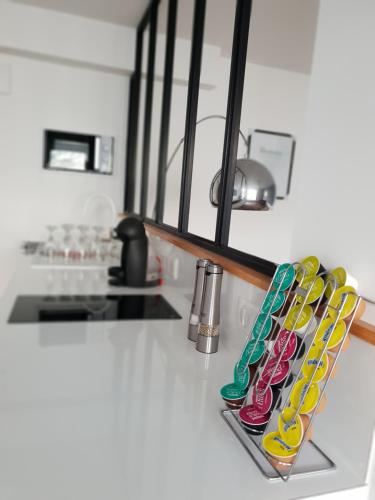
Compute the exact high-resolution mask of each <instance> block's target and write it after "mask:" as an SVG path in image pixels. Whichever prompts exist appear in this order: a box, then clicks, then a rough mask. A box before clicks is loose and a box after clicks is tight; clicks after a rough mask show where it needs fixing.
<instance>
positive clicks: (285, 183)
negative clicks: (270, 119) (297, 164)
mask: <svg viewBox="0 0 375 500" xmlns="http://www.w3.org/2000/svg"><path fill="white" fill-rule="evenodd" d="M294 149H295V140H294V137H293V136H291V135H290V134H282V133H278V132H269V131H267V130H254V131H253V133H252V134H251V142H250V158H251V159H253V160H256V161H258V162H259V163H262V164H263V165H264V166H265V167H267V168H268V170H269V171H270V172H271V174H272V176H273V178H274V180H275V184H276V197H277V198H278V199H284V198H286V197H287V195H288V194H289V191H290V183H291V177H292V167H293V158H294Z"/></svg>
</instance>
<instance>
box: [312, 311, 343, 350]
mask: <svg viewBox="0 0 375 500" xmlns="http://www.w3.org/2000/svg"><path fill="white" fill-rule="evenodd" d="M345 332H346V324H345V321H344V320H343V319H340V320H339V321H338V322H337V323H336V326H335V320H334V319H332V318H326V319H324V320H323V321H322V322H321V324H320V325H319V328H318V329H317V331H316V334H315V339H314V342H315V343H317V342H318V341H321V342H322V343H323V344H328V345H327V349H333V348H334V347H336V346H337V345H338V344H339V343H340V342H341V341H342V339H343V337H344V335H345Z"/></svg>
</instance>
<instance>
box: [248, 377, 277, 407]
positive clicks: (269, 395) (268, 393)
mask: <svg viewBox="0 0 375 500" xmlns="http://www.w3.org/2000/svg"><path fill="white" fill-rule="evenodd" d="M266 386H267V384H265V383H264V382H263V381H262V380H259V382H258V383H257V384H256V385H255V387H254V389H253V394H252V402H253V405H254V408H256V409H257V410H258V411H259V412H260V413H262V414H263V415H264V414H266V413H268V412H269V411H270V409H271V406H272V402H273V392H272V389H271V386H268V387H267V389H266ZM265 389H266V390H265Z"/></svg>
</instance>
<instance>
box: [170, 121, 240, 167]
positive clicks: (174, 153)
mask: <svg viewBox="0 0 375 500" xmlns="http://www.w3.org/2000/svg"><path fill="white" fill-rule="evenodd" d="M215 118H217V119H220V120H226V117H225V116H224V115H208V116H204V117H203V118H201V119H200V120H198V121H197V122H196V125H199V124H200V123H203V122H205V121H207V120H212V119H215ZM239 133H240V136H241V137H242V139H243V142H244V143H245V145H246V148H248V142H249V141H248V139H247V138H246V136H245V134H244V133H243V132H242V130H241V129H240V131H239ZM184 141H185V136H184V137H182V138H181V139H180V140H179V142H178V144H177V146H176V148H175V149H174V151H173V153H172V155H171V157H170V158H169V160H168V163H167V165H166V167H165V171H166V172H168V170H169V167H170V166H171V164H172V163H173V160H174V159H175V157H176V155H177V153H178V151H179V149H180V147H181V146H182V144H183V143H184Z"/></svg>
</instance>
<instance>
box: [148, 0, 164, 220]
mask: <svg viewBox="0 0 375 500" xmlns="http://www.w3.org/2000/svg"><path fill="white" fill-rule="evenodd" d="M168 3H169V2H168V0H164V1H162V2H161V3H160V4H159V9H158V23H157V29H156V33H157V38H156V49H155V71H154V75H155V77H154V90H153V102H152V117H151V144H150V167H149V178H148V195H147V212H146V214H147V217H150V218H152V219H155V213H156V192H157V178H158V159H159V144H160V130H161V127H160V126H161V112H162V101H163V85H164V61H165V47H166V31H167V18H168Z"/></svg>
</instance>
